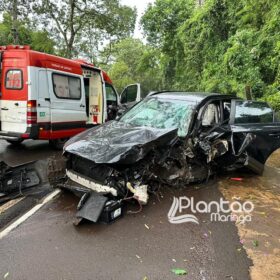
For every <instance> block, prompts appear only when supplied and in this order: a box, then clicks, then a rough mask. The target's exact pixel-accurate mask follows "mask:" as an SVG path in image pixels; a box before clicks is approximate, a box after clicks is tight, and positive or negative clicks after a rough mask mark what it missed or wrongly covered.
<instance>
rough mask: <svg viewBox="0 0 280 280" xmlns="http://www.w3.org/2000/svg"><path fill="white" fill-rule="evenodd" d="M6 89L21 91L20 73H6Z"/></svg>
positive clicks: (12, 71) (9, 71)
mask: <svg viewBox="0 0 280 280" xmlns="http://www.w3.org/2000/svg"><path fill="white" fill-rule="evenodd" d="M5 87H6V89H22V71H21V70H19V69H11V70H8V71H7V72H6V79H5Z"/></svg>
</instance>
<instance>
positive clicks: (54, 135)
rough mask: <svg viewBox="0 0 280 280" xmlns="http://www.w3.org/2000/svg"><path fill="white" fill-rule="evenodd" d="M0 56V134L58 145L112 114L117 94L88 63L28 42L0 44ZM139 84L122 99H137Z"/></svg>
mask: <svg viewBox="0 0 280 280" xmlns="http://www.w3.org/2000/svg"><path fill="white" fill-rule="evenodd" d="M0 62H1V66H0V71H1V72H0V108H1V111H0V124H1V125H0V139H5V140H7V141H8V142H10V143H12V144H18V143H21V142H22V141H23V140H25V139H45V140H50V143H51V144H53V145H54V146H55V147H57V148H61V147H62V145H63V144H64V142H65V141H66V140H67V139H68V138H69V137H71V136H73V135H75V134H77V133H79V132H81V131H83V130H85V129H86V128H87V127H91V126H94V125H98V124H101V123H104V122H105V121H107V120H110V119H114V118H115V116H116V112H117V107H118V105H119V102H120V100H119V96H118V94H117V92H116V90H115V89H114V86H113V84H112V81H111V79H110V78H109V76H108V75H107V74H106V73H105V72H104V71H102V70H101V69H99V68H97V67H95V66H94V65H93V64H89V63H87V62H85V61H82V60H70V59H65V58H62V57H58V56H54V55H49V54H45V53H40V52H36V51H33V50H31V49H30V48H29V47H28V46H2V47H0ZM129 89H131V90H129ZM139 90H140V89H139V87H138V85H130V86H129V87H128V88H126V89H125V90H124V92H123V95H125V96H126V98H124V97H123V98H122V99H123V102H125V101H126V102H127V101H130V102H131V101H139V100H140V98H141V97H140V92H139ZM128 92H129V93H128ZM127 94H130V96H128V97H127Z"/></svg>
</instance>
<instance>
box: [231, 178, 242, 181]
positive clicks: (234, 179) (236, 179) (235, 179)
mask: <svg viewBox="0 0 280 280" xmlns="http://www.w3.org/2000/svg"><path fill="white" fill-rule="evenodd" d="M230 180H232V181H237V182H241V181H243V178H230Z"/></svg>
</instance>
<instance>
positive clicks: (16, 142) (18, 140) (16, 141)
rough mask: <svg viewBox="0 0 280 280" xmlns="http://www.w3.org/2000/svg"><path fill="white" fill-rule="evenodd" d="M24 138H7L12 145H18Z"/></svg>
mask: <svg viewBox="0 0 280 280" xmlns="http://www.w3.org/2000/svg"><path fill="white" fill-rule="evenodd" d="M23 140H24V139H21V138H20V139H17V140H6V141H7V142H8V143H10V144H12V145H14V146H16V145H19V144H21V143H22V142H23Z"/></svg>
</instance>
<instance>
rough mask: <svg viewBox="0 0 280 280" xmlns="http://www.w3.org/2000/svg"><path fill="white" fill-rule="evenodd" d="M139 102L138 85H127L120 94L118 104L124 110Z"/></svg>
mask: <svg viewBox="0 0 280 280" xmlns="http://www.w3.org/2000/svg"><path fill="white" fill-rule="evenodd" d="M140 100H141V86H140V84H132V85H128V86H127V87H126V88H125V89H124V90H123V91H122V93H121V96H120V103H121V104H122V105H125V107H126V108H131V107H132V106H133V105H134V104H136V103H137V102H139V101H140Z"/></svg>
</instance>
